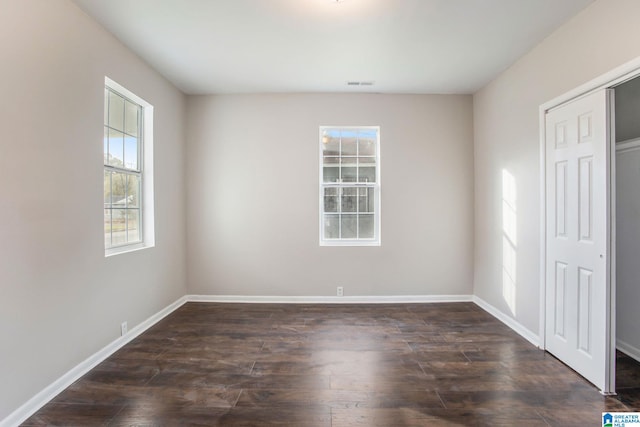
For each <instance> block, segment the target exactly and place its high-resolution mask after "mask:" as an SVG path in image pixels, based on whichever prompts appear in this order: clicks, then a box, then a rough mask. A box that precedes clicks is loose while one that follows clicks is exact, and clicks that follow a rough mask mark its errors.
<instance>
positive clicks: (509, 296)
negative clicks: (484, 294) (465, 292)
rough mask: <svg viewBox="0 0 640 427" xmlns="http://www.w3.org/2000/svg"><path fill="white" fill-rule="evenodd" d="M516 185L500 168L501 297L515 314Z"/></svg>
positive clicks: (507, 173) (511, 177)
mask: <svg viewBox="0 0 640 427" xmlns="http://www.w3.org/2000/svg"><path fill="white" fill-rule="evenodd" d="M516 204H517V187H516V180H515V178H514V177H513V175H512V174H511V173H509V171H507V170H506V169H503V170H502V298H503V299H504V300H505V302H506V303H507V306H509V310H511V314H513V315H514V316H515V314H516V277H517V276H516V264H517V262H516V255H517V253H516V252H517V233H516V232H517V219H518V218H517V210H516Z"/></svg>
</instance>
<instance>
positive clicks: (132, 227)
mask: <svg viewBox="0 0 640 427" xmlns="http://www.w3.org/2000/svg"><path fill="white" fill-rule="evenodd" d="M126 229H127V242H128V243H134V242H139V241H140V212H139V211H138V209H127V226H126Z"/></svg>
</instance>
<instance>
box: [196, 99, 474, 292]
mask: <svg viewBox="0 0 640 427" xmlns="http://www.w3.org/2000/svg"><path fill="white" fill-rule="evenodd" d="M471 114H472V104H471V97H470V96H438V95H429V96H404V95H337V94H336V95H330V94H325V95H306V94H294V95H225V96H201V97H189V98H188V107H187V117H188V141H189V142H188V144H189V147H188V173H187V176H188V177H187V184H188V185H187V187H188V205H187V206H188V207H187V212H188V221H187V223H188V283H189V291H190V292H191V293H195V294H216V295H271V296H273V295H277V296H310V295H330V296H333V295H335V294H336V286H338V285H340V286H344V292H345V295H439V294H444V295H449V294H453V295H468V294H470V293H471V278H472V247H473V242H472V239H473V211H472V209H473V148H472V116H471ZM320 125H379V126H380V134H381V166H382V169H381V175H382V177H381V182H382V189H381V191H382V197H381V201H382V207H381V211H382V224H381V236H382V246H381V247H320V246H319V242H318V234H319V233H318V207H319V206H318V203H319V202H318V194H319V190H318V143H319V142H318V127H319V126H320Z"/></svg>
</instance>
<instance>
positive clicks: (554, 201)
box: [545, 90, 610, 391]
mask: <svg viewBox="0 0 640 427" xmlns="http://www.w3.org/2000/svg"><path fill="white" fill-rule="evenodd" d="M608 103H609V93H608V91H607V90H601V91H598V92H595V93H593V94H590V95H588V96H585V97H583V98H580V99H578V100H575V101H571V102H569V103H566V104H563V105H561V106H559V107H557V108H555V109H552V110H551V111H550V112H548V113H547V115H546V120H545V123H546V138H545V140H546V198H547V199H546V304H545V305H546V318H545V323H546V330H545V336H546V342H545V347H546V349H547V350H548V351H549V352H551V353H552V354H554V355H555V356H556V357H558V358H559V359H560V360H562V361H563V362H564V363H566V364H567V365H569V366H570V367H572V368H573V369H574V370H576V371H577V372H578V373H580V374H581V375H583V376H584V377H585V378H587V379H588V380H589V381H591V382H592V383H593V384H594V385H596V386H597V387H598V388H600V390H603V391H609V390H608V387H609V385H608V381H609V376H608V372H609V358H610V340H609V337H608V330H609V327H610V297H609V295H610V286H609V272H608V270H609V269H608V262H609V254H608V247H609V244H608V241H609V240H608V239H609V219H608V200H609V197H610V196H609V192H608V185H609V175H608V173H609V166H608V161H609V156H608V153H609V151H608V150H609V147H610V142H609V123H608V122H609V117H608V111H609V110H608V105H609V104H608Z"/></svg>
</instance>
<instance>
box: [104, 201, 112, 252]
mask: <svg viewBox="0 0 640 427" xmlns="http://www.w3.org/2000/svg"><path fill="white" fill-rule="evenodd" d="M104 246H105V248H109V247H111V209H105V210H104Z"/></svg>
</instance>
